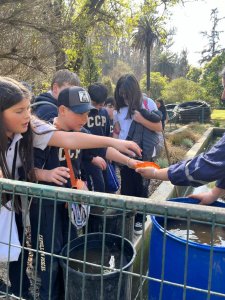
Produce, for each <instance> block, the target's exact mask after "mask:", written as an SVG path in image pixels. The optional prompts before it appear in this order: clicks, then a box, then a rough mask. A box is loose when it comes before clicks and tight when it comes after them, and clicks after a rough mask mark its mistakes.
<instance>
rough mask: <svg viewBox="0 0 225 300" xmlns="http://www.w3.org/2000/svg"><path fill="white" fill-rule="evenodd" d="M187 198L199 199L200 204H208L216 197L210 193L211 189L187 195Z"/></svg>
mask: <svg viewBox="0 0 225 300" xmlns="http://www.w3.org/2000/svg"><path fill="white" fill-rule="evenodd" d="M188 198H194V199H198V200H200V203H199V204H201V205H209V204H212V203H213V202H215V201H216V200H217V197H216V196H215V195H213V194H212V191H209V192H203V193H199V194H191V195H188Z"/></svg>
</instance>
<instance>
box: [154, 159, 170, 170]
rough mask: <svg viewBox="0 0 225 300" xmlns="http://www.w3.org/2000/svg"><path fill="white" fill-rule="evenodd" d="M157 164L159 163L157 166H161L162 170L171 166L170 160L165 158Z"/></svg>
mask: <svg viewBox="0 0 225 300" xmlns="http://www.w3.org/2000/svg"><path fill="white" fill-rule="evenodd" d="M156 163H157V165H159V166H160V168H162V169H163V168H167V167H168V166H169V163H168V159H166V158H163V157H159V158H157V160H156Z"/></svg>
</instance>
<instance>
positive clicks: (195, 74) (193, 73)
mask: <svg viewBox="0 0 225 300" xmlns="http://www.w3.org/2000/svg"><path fill="white" fill-rule="evenodd" d="M201 75H202V69H201V68H196V67H192V66H191V67H190V69H189V71H188V73H187V76H186V78H187V79H189V80H192V81H194V82H199V81H200V78H201Z"/></svg>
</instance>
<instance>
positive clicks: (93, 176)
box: [83, 161, 105, 193]
mask: <svg viewBox="0 0 225 300" xmlns="http://www.w3.org/2000/svg"><path fill="white" fill-rule="evenodd" d="M83 167H84V170H85V175H86V178H87V184H88V189H89V190H90V191H95V192H102V193H104V192H105V180H104V175H103V171H102V170H101V169H100V168H99V167H97V166H95V165H93V164H92V163H91V162H86V161H85V162H84V163H83Z"/></svg>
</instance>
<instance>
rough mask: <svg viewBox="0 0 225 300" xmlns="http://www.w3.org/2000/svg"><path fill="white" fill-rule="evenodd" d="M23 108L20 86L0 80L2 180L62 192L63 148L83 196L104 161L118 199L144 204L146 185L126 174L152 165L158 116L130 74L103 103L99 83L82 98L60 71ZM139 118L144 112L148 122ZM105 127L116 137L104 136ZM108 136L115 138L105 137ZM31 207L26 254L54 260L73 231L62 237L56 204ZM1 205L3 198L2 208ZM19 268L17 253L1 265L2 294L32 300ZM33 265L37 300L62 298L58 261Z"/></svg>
mask: <svg viewBox="0 0 225 300" xmlns="http://www.w3.org/2000/svg"><path fill="white" fill-rule="evenodd" d="M30 101H31V94H30V92H29V90H28V89H27V88H26V87H25V86H24V85H23V84H21V83H19V82H17V81H15V80H13V79H11V78H7V77H1V78H0V107H1V112H2V114H1V123H2V126H1V128H2V130H1V135H2V141H3V142H2V146H1V150H0V151H1V158H0V168H1V171H2V176H3V177H5V178H11V179H17V180H25V181H33V182H37V181H38V182H40V183H44V184H50V185H57V186H66V187H68V188H70V187H71V182H70V172H69V168H68V165H67V162H66V157H65V149H68V151H69V156H70V159H71V163H72V166H73V171H74V173H75V176H76V177H77V178H82V176H83V175H84V176H85V180H87V184H88V188H89V189H92V190H94V191H99V192H104V191H107V182H106V181H105V176H104V170H105V168H106V165H107V161H108V160H110V161H114V162H117V163H119V164H120V166H121V193H122V194H124V195H132V196H137V197H148V184H149V180H145V179H144V178H142V177H141V176H140V175H139V174H138V173H136V172H135V171H134V168H135V165H136V163H137V162H139V160H140V159H143V158H145V157H146V159H149V160H151V159H152V158H153V156H154V153H155V151H156V150H155V148H156V145H157V143H158V137H157V133H156V131H161V128H162V125H161V117H160V116H159V115H156V116H155V115H153V116H151V115H150V111H151V110H152V108H151V104H152V103H151V101H150V99H147V100H146V101H143V98H142V93H141V91H140V87H139V84H138V82H137V80H136V78H135V77H134V76H133V75H130V74H128V75H125V76H122V77H121V78H120V80H119V81H118V83H117V86H116V91H115V100H114V99H112V98H111V99H110V98H109V99H107V89H106V87H105V86H104V85H102V84H101V83H95V84H93V85H91V86H89V88H88V92H87V91H86V90H85V89H83V88H82V87H80V82H79V78H78V77H77V75H76V74H74V73H72V72H70V71H69V70H60V71H58V72H56V74H55V75H54V77H53V80H52V83H51V89H50V91H48V92H47V93H43V94H41V95H40V96H38V97H36V98H35V101H34V103H33V104H32V114H31V112H30ZM103 106H105V107H103ZM114 108H115V109H116V113H115V111H114ZM143 111H148V113H149V115H150V119H149V115H148V116H147V117H146V115H145V114H144V113H143ZM151 117H152V118H153V119H152V120H151ZM42 120H44V121H42ZM46 121H47V122H46ZM130 127H131V128H132V130H133V131H132V133H131V132H130ZM113 128H114V129H115V128H116V132H115V131H114V132H112V129H113ZM145 128H147V129H148V131H149V132H150V136H152V138H151V141H150V142H149V141H148V142H147V143H146V141H143V138H142V137H143V136H144V135H143V132H144V130H145ZM124 130H125V131H126V134H123V131H124ZM112 134H113V135H115V136H117V137H118V138H117V139H115V138H111V137H110V136H111V135H112ZM126 135H127V136H129V138H128V137H127V136H126ZM145 135H146V132H145ZM146 137H147V136H146ZM148 137H149V136H148ZM134 141H135V142H134ZM141 148H143V150H141ZM147 154H148V155H147ZM146 155H147V156H146ZM130 170H132V171H131V172H130ZM39 200H40V199H37V198H33V199H32V201H31V203H30V224H31V241H32V247H33V249H39V248H40V249H39V250H42V251H45V252H47V253H51V252H52V251H53V254H56V255H58V254H60V252H61V250H62V248H63V246H64V245H65V244H66V243H67V242H68V240H70V239H73V238H75V237H76V235H77V231H76V229H75V228H73V230H70V231H69V230H68V229H69V228H70V226H69V222H70V220H69V217H68V208H66V207H65V205H64V203H61V202H57V203H56V202H54V201H50V200H47V199H42V201H39ZM6 202H7V199H4V198H3V199H2V205H5V203H6ZM21 205H22V203H21V199H20V198H18V199H16V201H15V209H16V212H17V213H16V223H17V227H18V233H19V239H20V242H21V244H22V242H23V235H24V224H23V218H22V212H21ZM39 216H40V220H39ZM138 218H139V219H140V223H142V221H143V220H142V215H140V216H139V215H137V216H136V223H137V220H138ZM39 223H40V224H39ZM137 229H139V228H137ZM68 235H69V236H68ZM22 257H23V261H22ZM27 261H28V251H26V250H24V253H23V255H20V257H19V260H18V261H16V262H10V263H9V280H10V283H11V287H10V292H11V293H13V294H14V295H16V296H19V297H23V298H25V299H34V298H35V295H32V293H31V292H30V290H29V288H30V280H29V278H28V276H27V274H26V268H27ZM36 261H37V262H38V266H37V268H38V275H39V277H40V278H41V285H40V290H39V299H41V300H45V299H49V296H50V298H51V299H53V300H54V299H63V297H64V286H63V280H62V270H61V268H60V265H59V259H58V258H57V257H53V258H51V256H48V255H38V258H37V259H36ZM21 269H22V270H21ZM3 285H4V284H3V283H2V286H1V282H0V290H4V288H3Z"/></svg>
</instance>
